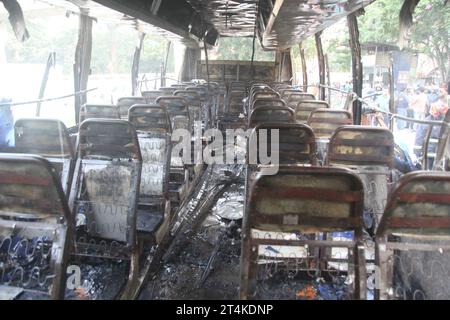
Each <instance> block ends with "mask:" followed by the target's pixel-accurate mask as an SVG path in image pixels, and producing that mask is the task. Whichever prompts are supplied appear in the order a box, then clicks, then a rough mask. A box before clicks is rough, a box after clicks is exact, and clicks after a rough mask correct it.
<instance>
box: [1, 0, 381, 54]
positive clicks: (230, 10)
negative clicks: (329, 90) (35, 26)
mask: <svg viewBox="0 0 450 320" xmlns="http://www.w3.org/2000/svg"><path fill="white" fill-rule="evenodd" d="M5 1H6V0H3V2H4V3H5V4H7V3H8V1H6V2H5ZM374 1H375V0H127V1H122V0H67V1H60V0H45V2H46V3H51V4H52V5H54V6H59V7H73V6H74V5H75V6H76V7H78V8H80V10H81V11H82V12H83V13H85V14H88V15H90V16H92V17H95V18H101V19H103V18H104V17H108V18H111V19H112V20H113V21H116V22H119V23H126V24H131V25H132V26H133V27H135V28H136V29H138V30H139V31H142V32H146V30H149V29H152V28H153V29H154V30H157V32H159V33H162V34H163V35H165V36H167V37H168V38H170V39H172V40H178V41H181V42H183V43H184V44H185V45H187V46H190V47H198V45H199V44H201V42H203V40H204V41H206V43H207V44H208V45H215V44H216V43H217V39H218V38H219V36H225V37H226V36H239V37H248V36H253V35H254V33H255V30H256V32H257V35H258V38H259V40H260V42H261V44H262V46H263V48H264V49H266V50H283V49H287V48H290V47H292V46H295V45H296V44H298V43H299V42H301V41H302V40H304V39H305V38H307V37H310V36H312V35H314V34H315V33H317V32H319V31H322V30H323V29H325V28H327V27H329V26H330V25H332V24H333V23H335V22H337V21H338V20H339V19H341V18H343V17H345V16H346V15H348V14H350V13H352V12H355V11H357V10H359V9H361V8H363V7H365V6H367V5H369V4H370V3H372V2H374ZM111 9H113V10H111ZM68 10H69V9H68ZM255 23H256V29H255Z"/></svg>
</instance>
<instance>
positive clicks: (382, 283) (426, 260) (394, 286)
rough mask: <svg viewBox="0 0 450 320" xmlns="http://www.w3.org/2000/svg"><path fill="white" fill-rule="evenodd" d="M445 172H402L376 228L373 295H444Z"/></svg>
mask: <svg viewBox="0 0 450 320" xmlns="http://www.w3.org/2000/svg"><path fill="white" fill-rule="evenodd" d="M449 214H450V175H449V174H448V173H444V172H426V171H418V172H413V173H409V174H406V175H404V176H403V177H401V178H400V180H399V181H398V182H397V184H396V187H395V188H394V190H393V192H391V193H390V195H389V200H388V204H387V206H386V210H385V212H384V214H383V217H382V218H381V221H380V224H379V226H378V229H377V233H376V264H377V266H378V273H375V289H376V290H375V297H376V298H378V299H382V300H386V299H389V300H448V299H450V289H449V288H450V270H449V268H450V218H449Z"/></svg>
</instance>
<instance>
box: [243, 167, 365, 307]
mask: <svg viewBox="0 0 450 320" xmlns="http://www.w3.org/2000/svg"><path fill="white" fill-rule="evenodd" d="M285 175H292V176H298V177H301V176H307V177H311V176H313V177H314V176H315V177H316V178H321V179H322V178H323V179H326V178H328V177H336V176H341V177H344V178H345V179H348V180H349V181H351V190H349V191H339V192H337V191H336V190H335V189H333V188H332V186H330V187H329V188H310V187H288V186H286V187H283V188H279V189H273V188H268V187H265V186H264V185H265V183H266V181H267V180H270V179H273V178H274V177H275V178H276V177H279V176H285ZM363 198H364V192H363V185H362V182H361V180H360V179H359V177H358V176H357V175H356V174H354V173H353V172H351V171H350V170H348V169H343V168H324V167H292V166H290V167H280V168H279V171H278V173H277V175H268V174H266V172H265V169H262V170H261V172H260V173H259V174H258V176H257V177H256V179H255V181H254V183H253V184H252V186H251V187H250V191H249V197H248V201H247V202H246V206H245V212H244V220H243V228H242V235H243V236H242V239H243V240H242V250H241V275H240V276H241V280H240V289H239V290H240V298H241V299H249V298H250V299H251V298H254V295H255V292H256V287H257V275H258V258H259V246H260V245H276V246H303V247H304V246H308V248H310V249H316V248H324V249H327V248H346V249H348V273H349V275H354V288H353V289H352V292H353V295H354V297H355V298H356V299H365V298H366V281H367V279H366V266H365V257H364V255H365V254H364V245H363V236H362V235H363V216H362V213H363ZM263 199H266V200H267V199H271V200H280V199H297V200H299V199H304V200H305V201H308V200H311V199H314V200H318V201H323V202H327V201H332V202H340V203H350V204H351V205H350V210H349V211H350V212H349V213H348V217H342V218H339V217H330V216H331V215H332V211H333V208H332V207H330V208H329V210H330V216H326V217H320V216H317V215H315V214H314V212H311V214H308V213H302V212H301V210H302V208H301V206H297V208H298V209H299V211H298V212H288V213H282V212H280V213H279V214H276V213H271V214H263V213H261V212H259V211H258V208H257V206H258V201H261V200H263ZM252 230H259V231H261V232H264V231H270V232H295V231H299V232H306V233H316V232H334V231H350V230H352V231H354V233H355V238H354V240H353V241H342V242H338V241H327V240H286V239H280V238H276V239H273V238H265V239H263V238H260V237H253V235H252ZM314 271H315V270H314Z"/></svg>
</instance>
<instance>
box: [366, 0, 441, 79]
mask: <svg viewBox="0 0 450 320" xmlns="http://www.w3.org/2000/svg"><path fill="white" fill-rule="evenodd" d="M402 4H403V0H377V1H375V2H374V3H373V4H371V5H370V6H368V7H367V8H366V13H365V15H363V16H361V17H360V18H359V28H360V34H361V39H360V40H361V42H369V41H375V42H384V43H396V42H397V41H398V39H399V33H400V30H399V13H400V8H401V6H402ZM413 22H414V24H413V26H412V28H411V30H410V34H409V42H408V46H407V47H408V48H410V49H414V50H417V51H418V52H420V53H424V54H426V55H428V56H429V57H430V58H432V59H433V60H434V61H435V63H436V65H437V66H439V69H440V72H441V76H442V80H445V79H446V78H447V77H448V70H449V53H450V51H449V39H450V3H447V4H445V0H421V1H420V2H419V5H418V6H417V8H416V10H415V12H414V21H413Z"/></svg>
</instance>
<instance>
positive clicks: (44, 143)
mask: <svg viewBox="0 0 450 320" xmlns="http://www.w3.org/2000/svg"><path fill="white" fill-rule="evenodd" d="M14 135H15V147H14V152H17V153H27V154H37V155H40V156H42V157H44V158H46V159H47V160H49V161H50V162H51V163H52V165H53V167H54V169H55V170H56V172H57V174H58V175H59V177H60V181H61V185H62V187H63V190H64V192H67V191H68V190H69V185H70V182H71V178H72V170H73V167H72V165H73V160H74V159H75V156H74V151H73V148H72V143H71V141H70V137H69V134H68V133H67V128H66V126H65V125H64V123H62V122H61V121H60V120H56V119H42V118H35V119H18V120H17V121H16V123H15V125H14Z"/></svg>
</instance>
